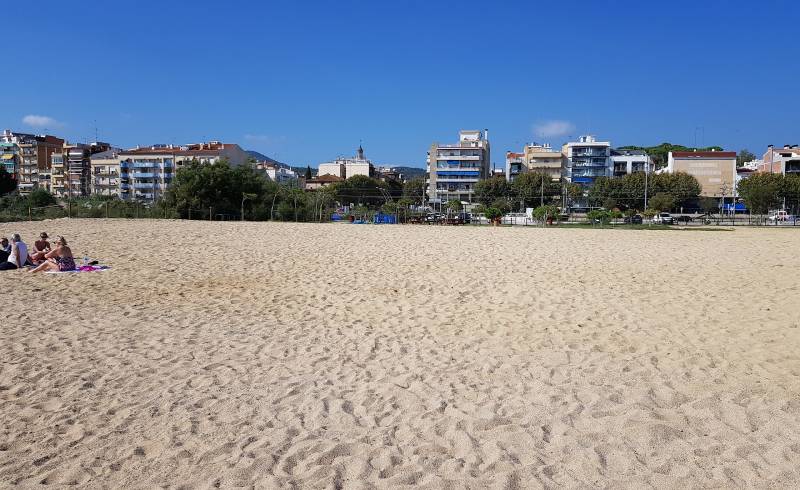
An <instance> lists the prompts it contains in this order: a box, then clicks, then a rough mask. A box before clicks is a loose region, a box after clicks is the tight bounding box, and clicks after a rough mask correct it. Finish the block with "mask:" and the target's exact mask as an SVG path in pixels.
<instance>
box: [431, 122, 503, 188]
mask: <svg viewBox="0 0 800 490" xmlns="http://www.w3.org/2000/svg"><path fill="white" fill-rule="evenodd" d="M490 150H491V147H490V145H489V130H488V129H487V130H483V131H474V130H470V131H459V133H458V143H453V144H441V143H433V144H432V145H431V147H430V150H429V151H428V158H427V164H428V174H429V179H428V199H429V200H430V202H431V203H444V202H447V201H449V200H458V201H461V202H472V201H473V200H474V196H475V184H477V183H478V181H480V180H482V179H486V178H489V177H490V176H491V151H490Z"/></svg>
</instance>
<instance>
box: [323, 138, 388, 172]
mask: <svg viewBox="0 0 800 490" xmlns="http://www.w3.org/2000/svg"><path fill="white" fill-rule="evenodd" d="M317 175H334V176H336V177H341V178H343V179H349V178H350V177H353V176H355V175H364V176H367V177H373V176H374V175H375V166H374V165H372V162H371V161H370V160H369V159H367V158H366V157H365V156H364V149H363V148H362V147H361V145H358V150H356V156H355V157H352V158H347V157H338V158H336V159H335V160H334V161H332V162H325V163H320V164H319V167H318V171H317Z"/></svg>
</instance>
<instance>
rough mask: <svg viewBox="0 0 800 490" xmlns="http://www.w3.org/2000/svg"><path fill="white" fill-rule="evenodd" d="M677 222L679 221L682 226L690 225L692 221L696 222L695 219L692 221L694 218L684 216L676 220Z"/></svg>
mask: <svg viewBox="0 0 800 490" xmlns="http://www.w3.org/2000/svg"><path fill="white" fill-rule="evenodd" d="M675 221H677V222H678V223H682V224H684V225H686V224H689V223H691V222H692V221H694V219H692V217H691V216H686V215H683V216H678V217H677V218H676V219H675Z"/></svg>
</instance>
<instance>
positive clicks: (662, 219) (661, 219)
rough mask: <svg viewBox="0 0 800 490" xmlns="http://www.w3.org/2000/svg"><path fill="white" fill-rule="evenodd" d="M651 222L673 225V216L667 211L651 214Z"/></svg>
mask: <svg viewBox="0 0 800 490" xmlns="http://www.w3.org/2000/svg"><path fill="white" fill-rule="evenodd" d="M653 223H658V224H660V225H674V224H675V218H673V217H672V215H671V214H669V213H658V214H657V215H655V216H653Z"/></svg>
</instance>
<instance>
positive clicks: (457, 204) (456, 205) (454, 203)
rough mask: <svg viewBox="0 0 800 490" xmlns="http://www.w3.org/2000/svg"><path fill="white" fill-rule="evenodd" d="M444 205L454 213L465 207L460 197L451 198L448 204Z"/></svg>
mask: <svg viewBox="0 0 800 490" xmlns="http://www.w3.org/2000/svg"><path fill="white" fill-rule="evenodd" d="M444 207H445V209H447V210H448V211H450V212H453V213H458V212H460V211H461V210H462V209H464V206H463V205H462V204H461V201H459V200H458V199H450V200H449V201H447V204H445V205H444Z"/></svg>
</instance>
